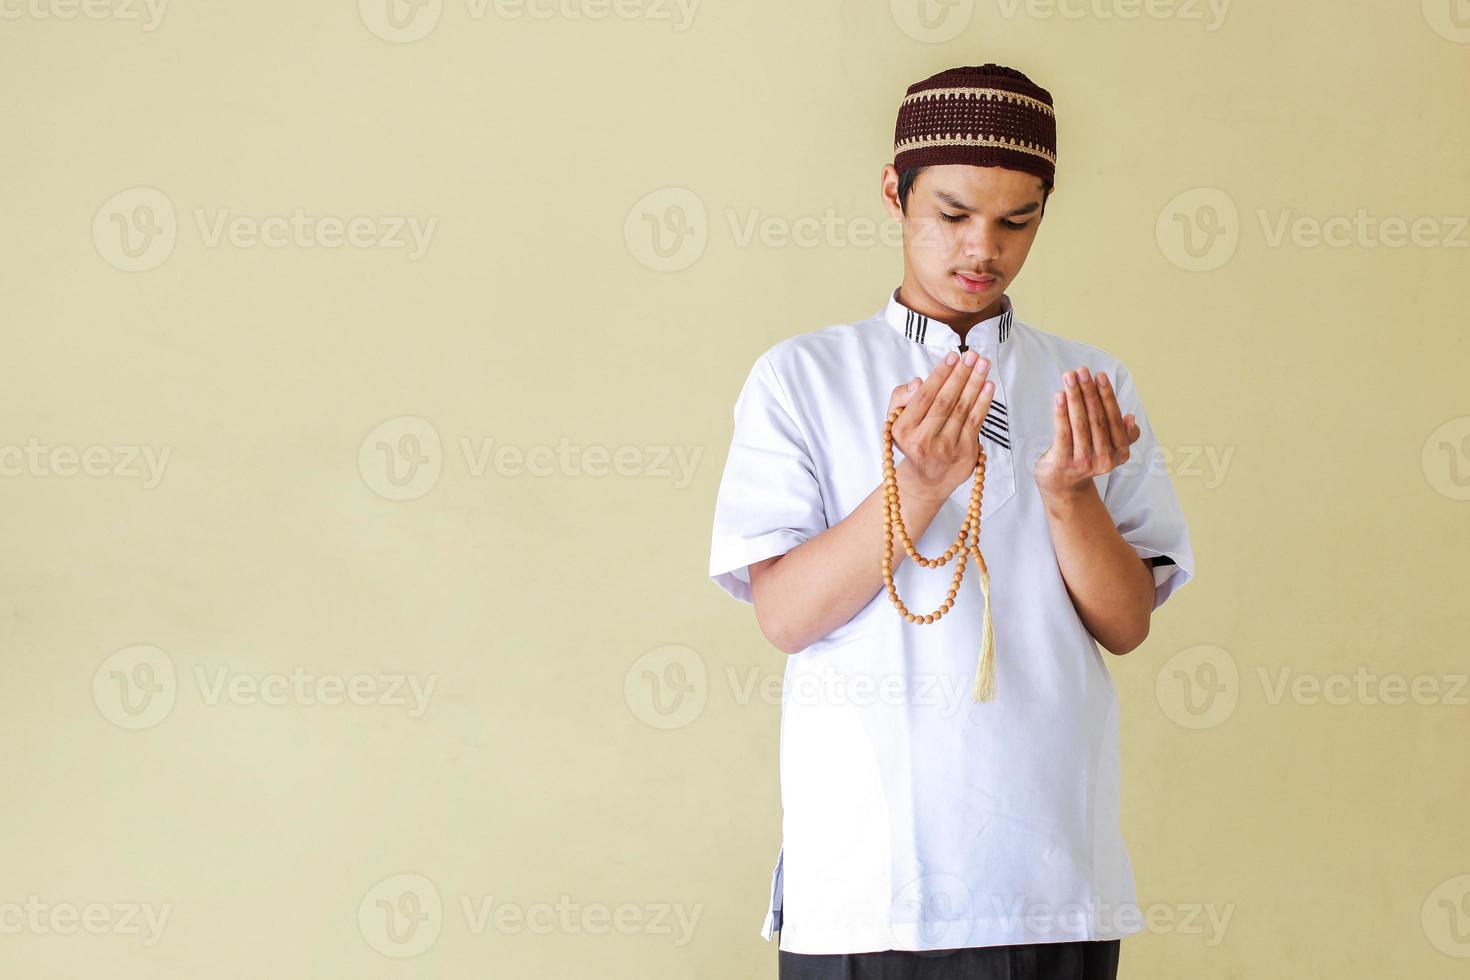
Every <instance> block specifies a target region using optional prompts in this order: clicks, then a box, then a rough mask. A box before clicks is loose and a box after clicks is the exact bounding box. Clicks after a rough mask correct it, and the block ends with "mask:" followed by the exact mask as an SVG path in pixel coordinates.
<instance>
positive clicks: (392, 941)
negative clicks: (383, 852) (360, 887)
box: [357, 874, 444, 959]
mask: <svg viewBox="0 0 1470 980" xmlns="http://www.w3.org/2000/svg"><path fill="white" fill-rule="evenodd" d="M443 926H444V903H443V901H442V900H441V899H440V897H439V889H438V888H437V887H435V885H434V883H433V882H432V881H430V880H429V879H428V878H425V877H424V876H423V875H416V874H399V875H392V876H390V877H387V878H384V879H383V880H382V881H380V882H378V883H377V884H376V885H374V886H373V887H372V888H371V889H369V890H368V893H367V894H366V895H364V896H363V897H362V902H361V903H359V904H358V907H357V928H358V930H359V931H360V932H361V933H362V937H363V938H364V939H366V940H367V944H368V945H369V946H371V947H372V948H373V949H375V950H377V951H378V952H379V953H382V954H383V955H384V956H390V957H392V958H393V959H407V958H409V957H411V956H419V955H420V954H422V953H424V952H425V951H427V950H428V949H429V947H430V946H433V945H434V943H435V942H436V941H437V940H438V939H439V931H440V930H441V929H442V928H443Z"/></svg>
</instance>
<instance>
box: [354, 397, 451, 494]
mask: <svg viewBox="0 0 1470 980" xmlns="http://www.w3.org/2000/svg"><path fill="white" fill-rule="evenodd" d="M357 469H358V472H359V473H361V474H362V479H363V482H364V483H366V484H367V485H368V488H369V489H371V490H372V491H373V492H374V493H376V494H377V495H378V496H380V497H383V498H385V499H387V500H416V499H418V498H419V497H422V496H423V495H424V494H426V493H428V492H429V491H430V490H432V489H434V486H435V484H437V483H438V482H439V474H440V473H442V472H443V471H444V451H443V448H442V446H441V444H440V441H439V430H437V429H435V428H434V426H433V424H432V423H430V422H429V421H427V420H425V419H421V418H418V417H417V416H414V415H400V416H399V417H398V418H394V419H389V420H388V421H386V422H384V423H382V424H381V425H379V426H378V427H377V428H375V429H373V431H371V432H369V433H368V434H367V437H366V438H365V439H363V440H362V445H361V446H359V447H358V450H357Z"/></svg>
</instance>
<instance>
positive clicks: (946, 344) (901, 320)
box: [883, 287, 1016, 351]
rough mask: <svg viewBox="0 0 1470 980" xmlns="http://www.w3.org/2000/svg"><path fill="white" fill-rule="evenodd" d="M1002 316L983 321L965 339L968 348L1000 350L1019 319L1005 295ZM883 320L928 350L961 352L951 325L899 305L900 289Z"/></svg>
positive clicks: (890, 299) (885, 310)
mask: <svg viewBox="0 0 1470 980" xmlns="http://www.w3.org/2000/svg"><path fill="white" fill-rule="evenodd" d="M1000 300H1001V312H999V313H997V314H996V315H995V316H993V317H990V318H989V319H987V320H981V321H980V322H979V323H977V324H975V325H974V326H973V327H971V328H970V330H969V332H968V333H967V334H966V335H965V348H964V349H966V350H968V349H969V348H971V347H976V348H980V347H998V346H1000V345H1001V344H1003V343H1005V342H1006V340H1008V339H1009V338H1010V335H1011V321H1012V320H1014V319H1015V313H1016V310H1015V306H1014V305H1013V304H1012V303H1011V298H1010V297H1009V296H1006V295H1002V296H1001V298H1000ZM883 319H885V320H887V321H888V325H889V326H891V327H892V328H893V329H895V330H897V331H898V332H899V333H901V334H902V335H903V336H905V337H907V338H908V339H909V340H912V341H914V342H915V343H918V344H923V345H924V346H925V347H937V348H939V349H941V350H946V351H951V350H954V351H957V350H960V349H961V348H960V335H959V334H957V333H955V332H954V330H953V329H952V328H951V327H950V326H949V324H947V323H944V322H942V321H940V320H935V319H933V318H931V317H927V316H925V315H924V314H922V313H919V312H918V311H916V310H911V309H909V308H908V307H907V306H905V305H904V304H902V303H900V302H899V301H898V287H894V290H893V292H892V293H891V294H889V297H888V305H887V307H886V308H885V309H884V310H883Z"/></svg>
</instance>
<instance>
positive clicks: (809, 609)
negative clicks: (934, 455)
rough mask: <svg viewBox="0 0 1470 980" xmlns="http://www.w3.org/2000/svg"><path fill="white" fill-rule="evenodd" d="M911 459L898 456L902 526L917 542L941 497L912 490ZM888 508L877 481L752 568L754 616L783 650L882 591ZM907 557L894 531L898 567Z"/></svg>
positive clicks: (819, 633) (812, 638)
mask: <svg viewBox="0 0 1470 980" xmlns="http://www.w3.org/2000/svg"><path fill="white" fill-rule="evenodd" d="M906 463H907V460H903V461H900V462H899V463H898V464H897V465H896V466H895V467H894V469H895V470H896V471H897V474H898V498H899V505H900V507H901V508H902V512H903V523H904V528H905V530H907V531H908V535H909V538H910V539H911V540H913V541H914V542H916V543H917V542H918V540H919V537H920V536H921V535H922V534H923V533H924V531H925V530H926V529H927V528H928V527H929V524H930V522H932V521H933V520H934V515H935V514H937V513H938V512H939V508H940V507H941V506H942V505H943V503H944V501H943V500H938V499H930V498H927V497H924V496H920V495H919V494H918V493H917V492H914V491H913V490H911V488H910V486H909V485H908V482H907V481H908V479H909V470H908V468H907V466H906ZM884 505H885V500H884V495H883V484H882V483H879V484H878V486H877V487H876V488H875V489H874V490H873V492H872V493H870V494H868V496H867V497H866V498H865V499H864V500H863V502H862V503H861V504H859V505H858V506H857V508H856V509H854V510H853V512H852V513H851V514H848V515H847V516H846V517H845V518H843V519H842V520H840V521H838V522H837V523H836V524H834V525H832V526H831V527H829V528H828V529H827V530H825V531H823V532H822V533H821V534H818V535H817V536H816V537H814V538H811V539H810V540H808V541H804V542H802V543H801V544H799V545H797V546H796V547H795V548H792V549H791V550H790V551H788V552H787V553H786V554H784V555H781V556H780V557H777V558H768V559H766V560H765V561H762V562H757V563H755V564H753V565H752V566H751V569H750V581H751V591H752V593H753V595H754V599H755V612H756V621H757V622H758V623H759V624H760V627H761V632H763V633H764V634H765V635H766V638H767V639H769V640H770V641H771V642H772V643H773V644H775V645H776V647H777V648H778V649H780V650H782V651H784V652H786V653H799V652H800V651H802V650H804V649H806V648H807V647H809V646H811V645H812V644H813V643H815V642H816V641H817V640H819V639H821V638H822V637H824V636H826V635H827V634H828V633H830V632H832V631H833V630H835V629H836V628H837V627H839V626H841V625H842V624H843V623H846V622H847V621H848V620H850V619H852V617H853V616H855V615H857V613H858V611H859V610H861V609H862V608H863V607H864V606H866V605H867V604H868V603H869V602H871V601H872V599H873V596H874V595H876V594H877V593H878V592H879V591H880V590H882V589H883V588H885V585H884V582H883V567H882V562H881V553H880V547H881V545H882V543H883V513H884ZM955 530H956V532H958V530H959V529H958V528H956V529H955ZM907 558H908V553H907V552H906V551H904V549H903V542H902V541H900V540H898V538H897V535H895V539H894V542H893V567H894V569H895V570H897V568H898V566H899V564H901V563H902V562H903V561H905V560H906V559H907Z"/></svg>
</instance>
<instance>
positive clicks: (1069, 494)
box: [1041, 478, 1097, 516]
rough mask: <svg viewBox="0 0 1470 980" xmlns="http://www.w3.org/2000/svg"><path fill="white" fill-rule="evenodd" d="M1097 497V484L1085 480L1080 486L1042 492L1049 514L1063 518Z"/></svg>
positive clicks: (1090, 480) (1043, 502)
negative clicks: (1065, 514) (1062, 516)
mask: <svg viewBox="0 0 1470 980" xmlns="http://www.w3.org/2000/svg"><path fill="white" fill-rule="evenodd" d="M1096 497H1097V483H1095V482H1094V481H1093V480H1092V479H1090V478H1089V479H1087V480H1084V481H1083V482H1082V483H1081V484H1080V485H1079V486H1075V487H1066V488H1063V489H1060V490H1053V489H1043V490H1042V491H1041V502H1042V504H1044V505H1045V507H1046V511H1047V513H1049V514H1055V515H1057V516H1061V515H1062V514H1064V513H1066V512H1068V511H1071V510H1073V509H1074V508H1076V507H1077V505H1078V504H1084V503H1087V502H1089V501H1090V500H1092V499H1093V498H1096Z"/></svg>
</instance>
